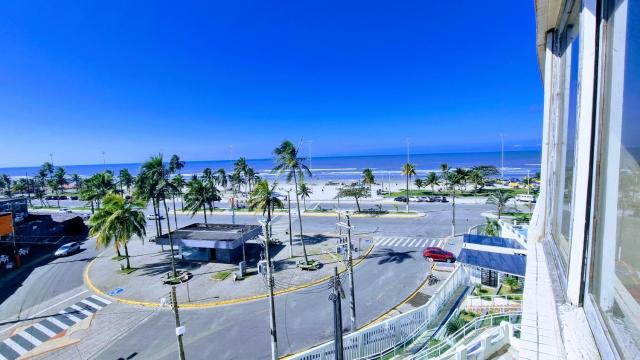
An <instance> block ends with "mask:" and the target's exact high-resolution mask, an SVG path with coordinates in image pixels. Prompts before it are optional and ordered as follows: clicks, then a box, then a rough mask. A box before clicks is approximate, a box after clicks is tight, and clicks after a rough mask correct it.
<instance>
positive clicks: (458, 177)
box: [444, 171, 464, 237]
mask: <svg viewBox="0 0 640 360" xmlns="http://www.w3.org/2000/svg"><path fill="white" fill-rule="evenodd" d="M444 174H446V175H447V179H446V181H447V184H449V186H450V187H451V198H452V201H451V236H452V237H453V236H455V232H456V186H459V185H461V184H462V182H463V179H464V178H463V175H462V173H460V172H457V171H453V172H451V171H447V172H446V173H444Z"/></svg>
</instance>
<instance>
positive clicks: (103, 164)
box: [102, 151, 107, 171]
mask: <svg viewBox="0 0 640 360" xmlns="http://www.w3.org/2000/svg"><path fill="white" fill-rule="evenodd" d="M102 171H107V159H106V158H105V157H104V151H103V152H102Z"/></svg>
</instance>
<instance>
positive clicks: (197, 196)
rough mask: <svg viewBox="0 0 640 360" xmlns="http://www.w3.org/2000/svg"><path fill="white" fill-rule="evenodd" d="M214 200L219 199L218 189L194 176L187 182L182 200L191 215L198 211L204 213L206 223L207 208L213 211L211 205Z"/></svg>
mask: <svg viewBox="0 0 640 360" xmlns="http://www.w3.org/2000/svg"><path fill="white" fill-rule="evenodd" d="M216 200H220V196H218V189H216V187H215V186H213V187H211V186H209V184H207V183H206V182H204V181H202V180H200V179H198V178H195V179H191V180H190V181H189V182H188V183H187V192H186V193H185V194H184V202H185V207H186V209H187V211H190V212H191V217H193V216H194V215H195V214H196V213H198V211H200V210H202V213H203V214H204V223H205V224H207V208H208V209H209V211H210V212H213V205H214V202H215V201H216Z"/></svg>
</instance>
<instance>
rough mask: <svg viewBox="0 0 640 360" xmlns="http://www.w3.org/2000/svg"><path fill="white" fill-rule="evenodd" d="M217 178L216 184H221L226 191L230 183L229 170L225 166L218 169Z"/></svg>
mask: <svg viewBox="0 0 640 360" xmlns="http://www.w3.org/2000/svg"><path fill="white" fill-rule="evenodd" d="M215 179H216V184H218V186H220V187H221V188H222V190H223V191H224V189H226V188H227V185H228V181H227V172H226V171H224V169H223V168H220V169H218V170H217V171H216V175H215Z"/></svg>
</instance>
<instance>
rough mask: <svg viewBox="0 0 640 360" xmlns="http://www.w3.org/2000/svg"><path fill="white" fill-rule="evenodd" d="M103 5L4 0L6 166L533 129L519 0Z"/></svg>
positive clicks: (399, 146)
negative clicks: (290, 142) (285, 143)
mask: <svg viewBox="0 0 640 360" xmlns="http://www.w3.org/2000/svg"><path fill="white" fill-rule="evenodd" d="M100 3H101V4H98V3H95V4H90V2H89V1H81V2H78V1H74V2H68V1H57V2H51V1H28V2H27V1H5V2H2V3H0V14H2V16H1V17H0V54H2V55H1V56H0V128H2V133H3V135H4V136H3V140H2V148H3V150H2V154H3V156H1V157H0V167H9V166H21V165H25V166H26V165H37V164H40V163H42V162H44V161H47V160H49V153H53V154H54V160H55V162H56V163H59V164H91V163H101V162H102V151H105V152H106V159H107V162H110V163H118V162H137V161H141V160H144V159H145V158H147V157H148V156H149V155H150V154H153V153H157V152H163V153H165V154H172V153H177V154H180V155H181V157H182V158H184V159H186V160H208V159H228V158H229V157H230V156H233V157H238V156H246V157H249V158H264V157H269V156H270V154H271V150H272V149H273V148H274V147H275V146H276V145H277V144H278V143H279V142H280V141H282V140H283V139H292V140H295V141H298V140H299V139H300V138H301V137H304V138H305V139H309V140H311V141H312V152H313V155H314V156H322V155H328V156H331V155H340V154H345V155H351V154H358V155H361V154H394V153H403V152H404V151H405V147H406V145H405V139H406V138H410V142H411V149H412V152H426V153H428V152H455V151H476V150H477V151H491V150H493V151H495V150H499V147H500V140H499V134H500V133H503V134H504V136H505V141H506V144H507V145H506V148H507V150H514V149H520V148H521V149H531V148H535V147H537V146H539V143H540V138H541V123H542V84H541V80H540V74H539V71H538V68H537V62H536V53H535V19H534V8H533V4H532V3H531V2H530V1H511V0H504V1H490V2H483V3H482V5H478V4H477V1H451V2H448V1H406V2H405V1H397V2H388V1H387V2H376V1H362V2H356V1H350V2H347V1H315V2H306V1H290V2H287V1H277V2H275V1H226V2H213V1H203V2H181V3H176V2H169V1H154V2H145V1H135V2H132V1H112V2H100ZM178 4H179V6H178ZM230 146H232V149H233V150H232V152H231V154H230V150H229V149H230Z"/></svg>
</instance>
